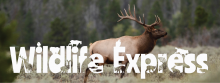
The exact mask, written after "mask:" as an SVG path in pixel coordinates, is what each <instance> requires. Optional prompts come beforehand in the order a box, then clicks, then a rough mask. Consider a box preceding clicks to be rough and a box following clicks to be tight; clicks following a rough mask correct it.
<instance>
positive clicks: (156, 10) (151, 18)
mask: <svg viewBox="0 0 220 83" xmlns="http://www.w3.org/2000/svg"><path fill="white" fill-rule="evenodd" d="M155 15H158V17H160V19H161V21H162V23H163V22H165V21H164V18H163V13H162V10H161V5H160V3H159V1H155V2H154V4H153V6H152V7H151V9H150V11H149V13H148V17H147V18H148V24H152V23H154V22H155V20H156V18H155ZM163 24H164V23H163Z"/></svg>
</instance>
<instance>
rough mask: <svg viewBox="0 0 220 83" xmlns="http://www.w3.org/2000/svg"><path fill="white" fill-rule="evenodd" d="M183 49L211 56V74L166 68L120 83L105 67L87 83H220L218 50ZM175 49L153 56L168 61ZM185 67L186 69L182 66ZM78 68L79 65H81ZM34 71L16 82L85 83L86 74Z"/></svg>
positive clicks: (158, 51)
mask: <svg viewBox="0 0 220 83" xmlns="http://www.w3.org/2000/svg"><path fill="white" fill-rule="evenodd" d="M183 49H187V50H189V52H190V53H195V54H196V56H197V55H198V54H200V53H207V54H208V61H207V62H206V64H208V67H209V70H208V71H206V73H204V74H198V73H196V72H195V73H192V74H185V73H179V71H177V70H174V73H172V72H170V71H169V69H168V68H167V67H166V66H167V65H166V64H163V67H164V68H163V69H164V73H162V74H161V73H157V70H156V72H153V73H148V74H146V79H141V78H140V74H138V75H137V77H134V75H133V74H132V73H129V74H128V73H126V74H125V76H124V78H122V79H120V78H119V74H114V73H113V67H112V65H108V66H107V65H105V66H104V73H103V74H102V76H99V74H93V73H90V75H89V77H88V82H92V83H93V82H95V83H96V82H98V83H144V82H165V83H167V82H169V83H170V82H174V83H176V82H181V83H182V82H220V79H219V77H220V67H219V65H220V48H215V47H208V46H206V47H203V46H197V47H196V48H189V47H183ZM175 51H176V49H175V48H174V47H173V46H163V47H158V46H156V47H155V48H154V50H153V51H152V52H151V53H153V54H154V55H155V56H156V57H157V55H158V54H161V53H167V56H168V57H169V56H170V55H171V54H173V53H174V52H175ZM89 62H90V59H89V58H87V59H86V61H85V62H84V63H83V66H82V71H83V72H84V71H85V69H86V68H87V64H88V63H89ZM137 65H138V67H139V69H140V68H141V66H140V59H139V60H138V63H137ZM183 65H184V67H187V65H185V64H183ZM195 65H196V66H197V67H200V66H199V65H198V64H196V63H195ZM78 67H79V65H78ZM31 69H32V70H33V71H32V73H24V70H23V69H22V70H21V73H20V74H19V75H18V76H17V79H16V81H15V82H36V83H38V82H48V83H53V82H74V83H82V82H83V79H84V73H76V74H75V73H56V74H54V73H51V72H49V73H46V74H39V73H36V68H35V66H34V67H33V68H31Z"/></svg>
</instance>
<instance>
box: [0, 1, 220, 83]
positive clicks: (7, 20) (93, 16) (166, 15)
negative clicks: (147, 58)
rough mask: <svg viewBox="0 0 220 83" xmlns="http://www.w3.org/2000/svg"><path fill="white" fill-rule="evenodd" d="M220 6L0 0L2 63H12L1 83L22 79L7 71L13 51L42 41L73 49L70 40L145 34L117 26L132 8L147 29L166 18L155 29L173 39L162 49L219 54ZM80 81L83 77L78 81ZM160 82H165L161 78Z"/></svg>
mask: <svg viewBox="0 0 220 83" xmlns="http://www.w3.org/2000/svg"><path fill="white" fill-rule="evenodd" d="M219 3H220V1H219V0H0V63H1V64H2V63H5V62H6V63H5V64H2V66H3V67H5V68H0V74H1V75H0V82H2V81H9V80H10V81H11V80H14V77H15V76H17V75H18V74H12V73H10V72H4V71H7V70H10V68H11V65H10V64H11V59H10V58H8V57H7V55H8V51H9V47H10V46H15V47H16V50H19V48H20V47H26V48H27V50H28V48H29V47H30V46H37V42H41V43H42V46H49V47H50V46H53V47H59V46H67V45H68V44H69V42H70V40H80V41H82V45H81V46H89V44H90V43H93V42H95V41H98V40H102V39H108V38H118V37H121V36H126V35H127V36H138V35H141V34H142V33H143V32H144V28H143V26H141V25H140V24H138V23H136V22H135V21H132V20H123V21H120V22H117V21H118V20H119V19H120V18H119V17H118V15H117V13H118V14H120V10H122V12H123V13H125V12H124V9H126V10H128V5H130V6H131V11H133V7H134V6H135V10H136V16H143V14H144V15H145V21H146V22H145V23H146V24H149V25H150V24H152V23H154V21H155V20H156V19H155V17H154V16H155V15H158V16H159V17H160V19H161V22H162V24H161V26H157V27H155V28H157V29H162V30H165V31H166V32H167V33H168V34H167V36H165V37H164V38H161V39H159V40H158V41H157V44H156V45H157V46H156V49H159V50H160V49H161V50H163V52H164V51H166V52H170V51H167V50H166V48H165V47H169V46H176V47H184V48H190V49H193V48H196V49H197V50H194V51H193V52H198V53H202V52H203V51H201V49H202V48H203V49H204V50H209V49H208V48H210V49H212V50H216V49H219V46H220V33H219V32H220V28H219V27H220V10H219V9H220V5H219ZM205 47H207V48H205ZM169 49H172V48H171V47H169ZM198 50H199V51H198ZM153 52H155V51H153ZM209 53H211V52H209ZM213 53H215V54H213V57H215V58H214V60H215V61H217V62H219V59H218V58H219V56H218V55H219V52H218V51H213ZM208 59H209V60H212V58H208ZM210 64H213V63H211V62H210ZM216 65H219V64H216ZM213 69H216V68H213ZM3 75H9V76H10V77H6V76H3ZM40 75H41V74H39V76H40ZM106 75H107V76H108V74H106ZM169 75H171V74H169ZM181 75H182V74H181ZM184 75H185V74H184ZM208 75H210V74H208ZM218 75H220V74H218ZM18 76H20V77H17V78H19V79H21V78H22V79H23V78H28V77H25V76H26V75H23V74H19V75H18ZM22 76H23V77H22ZM35 76H36V75H35ZM37 76H38V75H37ZM45 76H46V75H45ZM50 76H55V75H54V74H53V75H52V74H51V75H50ZM61 76H62V75H61V74H60V77H56V76H55V77H53V79H54V78H57V79H58V78H61ZM79 76H81V74H80V75H79ZM82 76H83V75H82ZM73 77H74V76H73ZM171 77H172V75H171ZM174 77H175V76H174ZM37 78H39V79H42V78H43V77H37ZM77 78H80V77H74V79H77ZM111 78H114V77H113V76H112V77H111ZM90 79H91V78H90ZM104 79H105V78H104ZM114 79H115V78H114ZM126 79H130V77H129V76H128V77H127V78H126ZM132 79H133V77H132ZM149 79H150V78H149ZM152 79H153V78H152ZM152 79H151V80H152ZM164 79H165V78H164ZM184 79H185V78H184ZM67 80H68V79H67ZM93 80H95V81H94V82H97V81H99V82H101V81H102V80H101V81H100V80H99V79H93ZM122 80H123V79H122ZM158 80H159V81H158V82H161V80H160V78H158ZM79 81H80V82H81V80H80V79H79ZM90 81H91V80H90ZM119 81H120V80H119ZM123 81H126V80H125V79H124V80H123ZM132 81H134V80H132ZM164 81H165V82H166V80H163V82H164ZM18 82H19V81H18ZM68 82H71V81H68ZM153 82H155V81H153ZM183 82H184V81H183Z"/></svg>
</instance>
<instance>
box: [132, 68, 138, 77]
mask: <svg viewBox="0 0 220 83" xmlns="http://www.w3.org/2000/svg"><path fill="white" fill-rule="evenodd" d="M132 72H133V74H134V76H135V77H136V76H137V73H135V71H134V68H132Z"/></svg>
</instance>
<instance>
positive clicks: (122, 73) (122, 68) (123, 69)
mask: <svg viewBox="0 0 220 83" xmlns="http://www.w3.org/2000/svg"><path fill="white" fill-rule="evenodd" d="M126 67H127V63H126V64H125V66H121V70H122V72H121V76H120V77H121V78H123V76H124V74H125V69H126Z"/></svg>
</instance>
